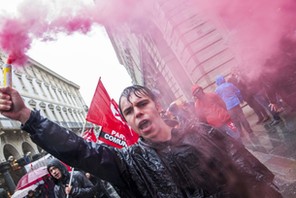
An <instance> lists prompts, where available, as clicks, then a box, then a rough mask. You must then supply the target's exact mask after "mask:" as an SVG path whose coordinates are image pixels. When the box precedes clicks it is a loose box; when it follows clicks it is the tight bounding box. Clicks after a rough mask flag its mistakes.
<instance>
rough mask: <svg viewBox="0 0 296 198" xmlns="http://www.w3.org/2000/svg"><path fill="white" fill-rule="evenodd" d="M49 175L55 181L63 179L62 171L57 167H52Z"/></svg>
mask: <svg viewBox="0 0 296 198" xmlns="http://www.w3.org/2000/svg"><path fill="white" fill-rule="evenodd" d="M48 171H49V174H50V175H51V176H52V177H54V178H55V179H61V178H62V173H61V171H60V169H58V168H57V167H55V166H52V167H50V168H49V169H48Z"/></svg>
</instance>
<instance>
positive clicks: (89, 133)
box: [82, 128, 97, 142]
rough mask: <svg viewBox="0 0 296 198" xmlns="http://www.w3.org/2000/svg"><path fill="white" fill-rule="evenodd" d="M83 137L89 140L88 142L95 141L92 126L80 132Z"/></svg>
mask: <svg viewBox="0 0 296 198" xmlns="http://www.w3.org/2000/svg"><path fill="white" fill-rule="evenodd" d="M82 137H83V139H85V140H87V141H89V142H97V137H96V135H95V133H94V128H90V129H87V130H86V131H84V133H83V134H82Z"/></svg>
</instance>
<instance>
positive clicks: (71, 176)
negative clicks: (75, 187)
mask: <svg viewBox="0 0 296 198" xmlns="http://www.w3.org/2000/svg"><path fill="white" fill-rule="evenodd" d="M86 123H87V122H86V120H85V122H84V124H83V126H82V130H81V133H80V137H81V136H82V134H83V132H84V130H85V127H86ZM73 174H74V167H72V168H71V175H70V180H69V186H71V183H72V179H73ZM67 198H69V194H67Z"/></svg>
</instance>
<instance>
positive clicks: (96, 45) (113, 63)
mask: <svg viewBox="0 0 296 198" xmlns="http://www.w3.org/2000/svg"><path fill="white" fill-rule="evenodd" d="M20 1H21V0H9V1H4V0H0V5H1V7H0V11H1V12H3V11H5V12H7V13H8V14H9V13H11V12H16V6H17V4H18V3H19V2H20ZM27 55H28V56H30V57H31V58H33V59H34V60H36V61H37V62H39V63H41V64H42V65H44V66H46V67H48V68H49V69H51V70H53V71H55V72H56V73H58V74H60V75H61V76H63V77H65V78H67V79H68V80H70V81H72V82H74V83H75V84H77V85H79V86H80V92H81V94H82V96H83V98H84V100H85V102H86V104H87V105H89V104H90V102H91V100H92V97H93V94H94V91H95V88H96V86H97V83H98V80H99V78H100V77H101V79H102V82H103V84H104V85H105V87H106V89H107V91H108V92H109V94H110V96H111V97H112V98H114V99H115V100H116V101H118V98H119V95H120V93H121V91H122V90H123V89H124V88H125V87H126V86H129V85H131V79H130V77H129V76H128V74H127V72H126V70H125V68H124V67H123V66H122V65H120V64H119V62H118V60H117V57H116V55H115V52H114V49H113V47H112V44H111V42H110V40H109V38H108V36H107V34H106V33H105V31H104V28H103V27H99V26H94V27H93V29H92V31H91V32H89V33H88V34H81V33H74V34H73V35H70V36H65V35H64V34H60V35H58V37H57V40H56V41H47V42H43V41H38V40H34V41H33V43H32V46H31V48H30V49H29V51H28V53H27Z"/></svg>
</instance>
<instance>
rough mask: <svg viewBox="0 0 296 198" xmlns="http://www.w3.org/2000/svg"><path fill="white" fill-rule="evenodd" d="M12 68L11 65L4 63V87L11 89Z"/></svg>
mask: <svg viewBox="0 0 296 198" xmlns="http://www.w3.org/2000/svg"><path fill="white" fill-rule="evenodd" d="M11 70H12V67H11V64H9V63H4V64H3V65H2V72H3V86H4V87H11V86H12V73H11V72H12V71H11Z"/></svg>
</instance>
